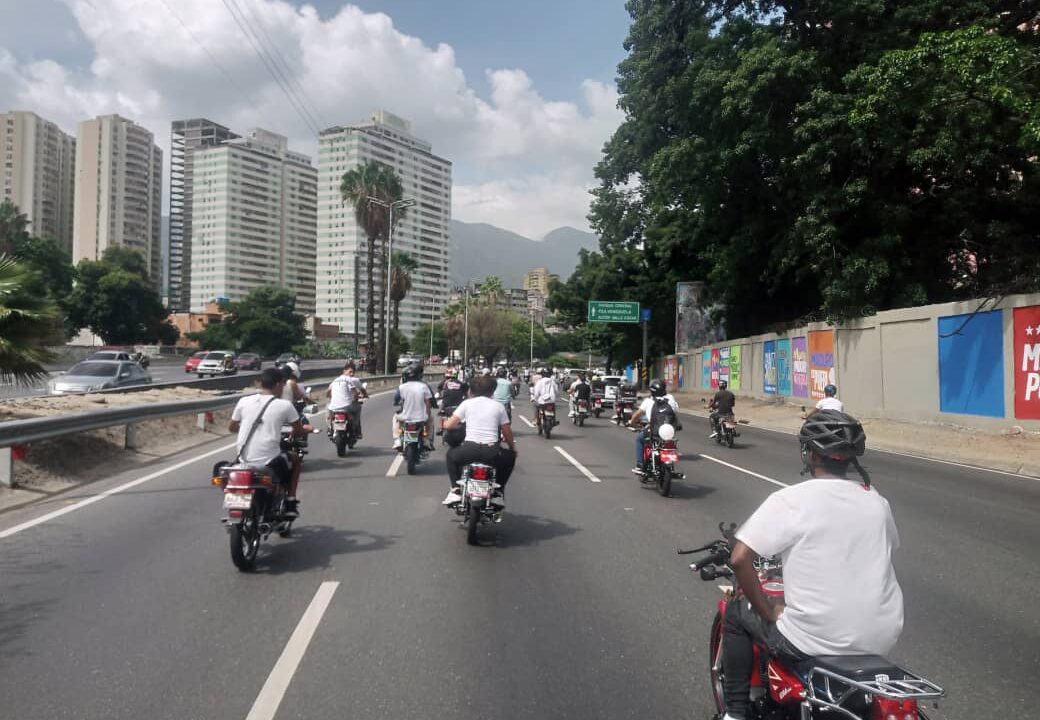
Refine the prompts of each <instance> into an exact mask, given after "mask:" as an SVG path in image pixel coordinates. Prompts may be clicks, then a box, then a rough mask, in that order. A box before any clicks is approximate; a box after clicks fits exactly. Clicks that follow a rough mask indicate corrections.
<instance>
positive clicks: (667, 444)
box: [661, 440, 675, 450]
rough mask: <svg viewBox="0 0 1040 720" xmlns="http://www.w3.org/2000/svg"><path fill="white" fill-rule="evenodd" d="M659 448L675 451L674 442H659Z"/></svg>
mask: <svg viewBox="0 0 1040 720" xmlns="http://www.w3.org/2000/svg"><path fill="white" fill-rule="evenodd" d="M661 447H663V448H668V449H669V450H674V449H675V440H663V441H662V442H661Z"/></svg>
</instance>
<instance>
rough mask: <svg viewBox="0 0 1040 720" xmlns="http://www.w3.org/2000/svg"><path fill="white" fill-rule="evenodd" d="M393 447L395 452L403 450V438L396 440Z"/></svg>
mask: <svg viewBox="0 0 1040 720" xmlns="http://www.w3.org/2000/svg"><path fill="white" fill-rule="evenodd" d="M391 447H393V449H394V450H400V449H401V438H397V439H396V440H394V444H393V445H392V446H391Z"/></svg>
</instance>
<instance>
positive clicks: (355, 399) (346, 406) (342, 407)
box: [289, 360, 368, 440]
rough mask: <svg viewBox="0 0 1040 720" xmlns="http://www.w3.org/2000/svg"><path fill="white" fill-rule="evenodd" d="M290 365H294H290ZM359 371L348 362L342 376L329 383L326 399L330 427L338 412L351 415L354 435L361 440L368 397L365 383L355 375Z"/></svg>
mask: <svg viewBox="0 0 1040 720" xmlns="http://www.w3.org/2000/svg"><path fill="white" fill-rule="evenodd" d="M289 364H290V365H291V364H292V363H289ZM356 372H357V369H356V367H355V365H354V361H353V360H348V361H347V362H346V363H345V364H344V365H343V372H341V373H340V376H339V377H338V378H336V379H335V380H333V381H332V382H331V383H329V387H328V389H327V390H326V391H325V397H327V398H328V399H329V404H328V426H329V428H330V429H331V428H332V416H333V415H335V414H336V413H337V412H345V413H348V414H349V415H350V421H351V422H352V423H353V424H354V435H355V437H357V438H358V439H359V440H360V439H361V399H362V398H367V397H368V392H367V391H366V390H365V387H364V383H362V382H361V380H359V379H358V378H357V377H355V373H356Z"/></svg>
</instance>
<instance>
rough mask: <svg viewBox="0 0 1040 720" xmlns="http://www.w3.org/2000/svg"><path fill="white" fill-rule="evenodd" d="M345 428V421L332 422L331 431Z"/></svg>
mask: <svg viewBox="0 0 1040 720" xmlns="http://www.w3.org/2000/svg"><path fill="white" fill-rule="evenodd" d="M346 429H347V424H346V423H345V422H335V423H332V431H333V432H339V431H340V430H346Z"/></svg>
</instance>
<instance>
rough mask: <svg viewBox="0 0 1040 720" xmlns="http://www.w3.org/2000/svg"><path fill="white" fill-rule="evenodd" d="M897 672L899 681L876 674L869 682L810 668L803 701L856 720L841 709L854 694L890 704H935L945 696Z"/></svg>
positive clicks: (928, 682) (935, 687)
mask: <svg viewBox="0 0 1040 720" xmlns="http://www.w3.org/2000/svg"><path fill="white" fill-rule="evenodd" d="M901 672H902V674H903V677H901V678H892V677H890V676H889V675H886V674H878V675H875V676H874V679H873V680H853V679H852V678H849V677H847V676H845V675H841V674H839V673H836V672H832V671H830V670H825V669H824V668H819V667H813V668H812V669H811V670H809V673H808V682H807V683H806V685H807V690H808V692H807V696H806V698H805V699H806V701H808V702H809V703H811V704H813V705H815V706H817V707H822V708H825V709H827V710H830V711H832V712H836V713H840V714H841V715H843V716H845V717H849V718H852V719H853V720H859V717H860V716H859V715H856V714H854V713H852V712H851V711H849V710H848V709H846V708H845V707H843V706H844V705H845V703H846V702H847V701H848V700H849V699H850V698H852V697H853V696H854V695H855V694H856V693H857V692H863V693H867V694H868V695H872V696H875V695H876V696H878V697H883V698H888V699H890V700H938V699H939V698H941V697H943V696H944V695H945V694H946V691H945V690H943V689H942V688H941V687H939V686H938V685H936V684H935V683H933V682H932V681H931V680H926V679H925V678H923V677H920V676H918V675H914V674H913V673H911V672H908V671H906V670H901ZM835 684H836V685H837V687H835V686H834V685H835Z"/></svg>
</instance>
